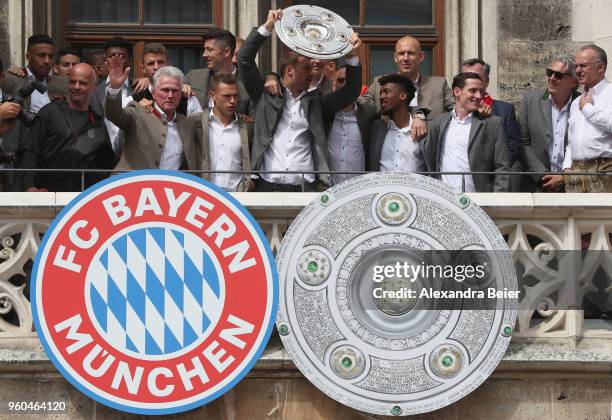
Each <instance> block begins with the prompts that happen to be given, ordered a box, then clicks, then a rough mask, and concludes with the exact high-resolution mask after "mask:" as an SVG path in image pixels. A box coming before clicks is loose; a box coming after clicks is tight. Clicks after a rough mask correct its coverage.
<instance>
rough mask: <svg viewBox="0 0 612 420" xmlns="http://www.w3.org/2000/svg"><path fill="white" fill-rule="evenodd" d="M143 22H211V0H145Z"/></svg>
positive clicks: (200, 23)
mask: <svg viewBox="0 0 612 420" xmlns="http://www.w3.org/2000/svg"><path fill="white" fill-rule="evenodd" d="M144 23H145V24H147V23H154V24H160V23H161V24H179V25H180V24H184V25H196V24H197V25H207V24H212V23H213V10H212V1H211V0H209V1H202V0H187V1H186V0H182V1H168V0H145V2H144Z"/></svg>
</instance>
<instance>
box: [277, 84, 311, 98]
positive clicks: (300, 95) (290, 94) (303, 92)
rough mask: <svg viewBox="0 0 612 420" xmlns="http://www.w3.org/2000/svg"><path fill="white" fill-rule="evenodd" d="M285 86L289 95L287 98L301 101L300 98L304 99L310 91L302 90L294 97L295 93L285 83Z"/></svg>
mask: <svg viewBox="0 0 612 420" xmlns="http://www.w3.org/2000/svg"><path fill="white" fill-rule="evenodd" d="M283 87H284V88H285V93H286V95H287V100H296V101H299V100H300V99H302V97H304V96H306V95H307V94H308V93H309V92H310V91H309V90H303V91H302V92H300V94H299V95H298V96H297V98H294V97H293V94H292V93H291V90H290V89H289V88H288V87H286V86H285V85H283Z"/></svg>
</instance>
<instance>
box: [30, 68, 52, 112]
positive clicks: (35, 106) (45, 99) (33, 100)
mask: <svg viewBox="0 0 612 420" xmlns="http://www.w3.org/2000/svg"><path fill="white" fill-rule="evenodd" d="M26 72H27V73H28V79H29V80H36V76H34V74H33V73H32V72H31V71H30V69H29V68H28V67H26ZM41 82H42V83H43V84H44V85H45V86H47V80H42V81H41ZM49 102H51V99H49V94H48V92H45V93H40V92H39V91H37V90H36V89H34V92H32V94H31V95H30V111H32V112H34V113H37V112H38V111H40V108H42V107H43V106H45V105H47V104H48V103H49Z"/></svg>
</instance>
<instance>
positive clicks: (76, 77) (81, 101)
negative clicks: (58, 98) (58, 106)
mask: <svg viewBox="0 0 612 420" xmlns="http://www.w3.org/2000/svg"><path fill="white" fill-rule="evenodd" d="M68 83H69V90H68V105H69V106H70V108H71V109H75V110H80V111H87V110H88V109H89V103H90V102H91V97H92V95H93V93H94V90H95V89H96V72H95V70H94V69H93V67H91V66H90V65H89V64H87V63H79V64H75V65H74V66H72V68H71V69H70V74H69V75H68Z"/></svg>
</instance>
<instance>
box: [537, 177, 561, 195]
mask: <svg viewBox="0 0 612 420" xmlns="http://www.w3.org/2000/svg"><path fill="white" fill-rule="evenodd" d="M563 185H564V181H563V175H544V176H543V177H542V188H544V190H546V191H561V188H563Z"/></svg>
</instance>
